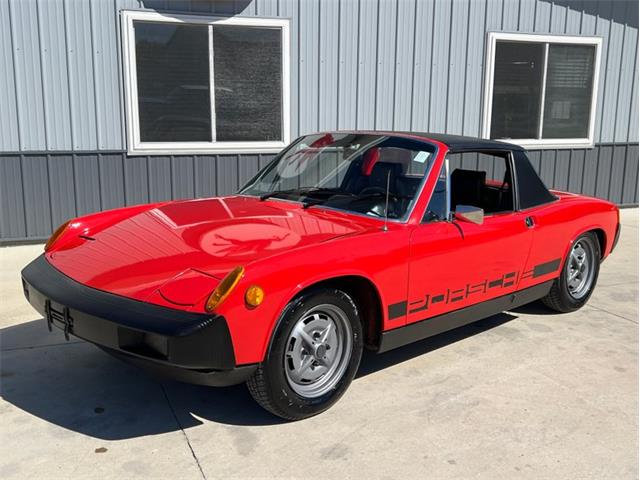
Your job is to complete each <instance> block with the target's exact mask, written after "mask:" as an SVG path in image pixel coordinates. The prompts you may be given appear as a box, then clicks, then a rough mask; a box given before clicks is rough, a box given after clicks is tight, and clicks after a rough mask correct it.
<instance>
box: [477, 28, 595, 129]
mask: <svg viewBox="0 0 640 480" xmlns="http://www.w3.org/2000/svg"><path fill="white" fill-rule="evenodd" d="M595 60H596V46H595V45H593V44H588V45H575V44H566V43H557V44H556V43H546V42H535V41H507V40H497V41H496V46H495V58H494V72H493V73H494V75H493V97H492V98H491V128H490V132H489V134H490V136H491V138H499V139H500V138H504V139H519V140H545V139H567V138H568V139H587V138H588V137H589V122H590V119H591V111H592V109H593V108H595V105H594V104H593V102H592V99H593V96H592V94H593V81H594V72H595V68H596V65H595Z"/></svg>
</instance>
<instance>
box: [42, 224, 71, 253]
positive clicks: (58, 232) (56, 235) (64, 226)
mask: <svg viewBox="0 0 640 480" xmlns="http://www.w3.org/2000/svg"><path fill="white" fill-rule="evenodd" d="M69 223H71V220H69V221H67V222H64V223H63V224H62V225H60V226H59V227H58V228H56V231H55V232H53V235H51V236H50V237H49V240H47V243H46V244H45V246H44V251H45V252H48V251H49V249H50V248H51V247H53V244H54V243H56V241H57V240H58V239H59V238H60V236H61V235H62V234H63V233H64V231H65V230H66V229H67V227H68V226H69Z"/></svg>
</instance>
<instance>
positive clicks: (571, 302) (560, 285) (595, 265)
mask: <svg viewBox="0 0 640 480" xmlns="http://www.w3.org/2000/svg"><path fill="white" fill-rule="evenodd" d="M577 245H581V246H583V247H584V250H585V251H586V252H587V253H588V255H589V256H590V259H589V260H590V268H592V269H593V271H592V272H590V274H592V276H591V277H590V280H589V284H588V285H586V286H585V290H584V292H582V295H580V296H579V297H577V298H576V296H574V295H572V293H571V291H570V288H569V283H568V281H567V271H568V269H569V268H571V266H570V264H571V252H572V250H573V248H574V246H577ZM600 259H601V253H600V242H598V238H597V237H596V235H595V233H593V232H587V233H584V234H582V235H580V236H579V237H578V238H577V239H576V240H575V241H574V242H573V243H572V244H571V249H570V250H569V254H568V255H567V258H566V260H565V262H564V266H563V268H562V272H561V273H560V276H559V277H558V278H556V280H555V281H554V282H553V285H552V286H551V290H550V291H549V293H548V294H547V295H546V296H545V297H543V298H542V303H544V304H545V305H546V306H547V307H549V308H551V309H552V310H555V311H557V312H562V313H567V312H573V311H575V310H578V309H579V308H581V307H582V306H583V305H584V304H585V303H587V302H588V301H589V298H590V297H591V294H592V293H593V289H594V288H595V286H596V283H597V281H598V274H599V273H600Z"/></svg>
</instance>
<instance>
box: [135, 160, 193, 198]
mask: <svg viewBox="0 0 640 480" xmlns="http://www.w3.org/2000/svg"><path fill="white" fill-rule="evenodd" d="M146 160H147V161H146V164H147V165H146V166H147V201H148V202H151V169H150V168H149V163H150V161H149V155H147V157H146ZM193 177H194V178H195V174H194V175H193Z"/></svg>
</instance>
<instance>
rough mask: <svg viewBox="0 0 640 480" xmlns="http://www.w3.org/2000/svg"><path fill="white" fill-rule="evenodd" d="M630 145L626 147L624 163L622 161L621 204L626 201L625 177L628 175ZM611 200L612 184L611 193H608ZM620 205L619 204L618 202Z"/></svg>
mask: <svg viewBox="0 0 640 480" xmlns="http://www.w3.org/2000/svg"><path fill="white" fill-rule="evenodd" d="M628 155H629V144H628V143H627V144H626V145H625V146H624V157H623V161H622V177H621V178H622V182H621V183H620V196H619V197H618V198H619V199H620V202H619V203H622V201H623V200H624V176H625V175H626V173H627V160H628V159H629V156H628ZM608 196H609V198H611V182H609V193H608ZM616 203H618V202H616Z"/></svg>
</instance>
